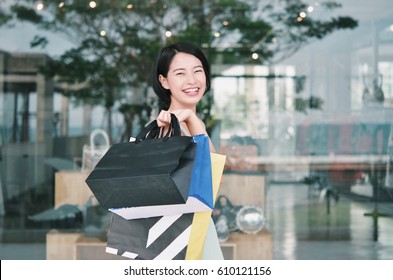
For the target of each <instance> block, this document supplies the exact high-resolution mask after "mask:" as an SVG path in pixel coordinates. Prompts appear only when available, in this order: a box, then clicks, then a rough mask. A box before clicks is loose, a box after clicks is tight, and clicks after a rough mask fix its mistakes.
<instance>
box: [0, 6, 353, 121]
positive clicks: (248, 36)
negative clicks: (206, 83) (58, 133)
mask: <svg viewBox="0 0 393 280" xmlns="http://www.w3.org/2000/svg"><path fill="white" fill-rule="evenodd" d="M39 5H42V6H39ZM339 7H340V5H339V4H337V3H335V2H326V3H321V4H320V5H319V6H318V7H314V9H315V10H318V9H321V10H322V9H323V10H324V11H328V10H334V9H337V8H339ZM308 9H309V6H308V5H307V4H306V3H304V2H303V1H301V0H277V1H251V0H248V1H247V0H199V1H182V0H150V1H145V0H135V1H132V2H131V1H127V0H110V1H108V0H95V1H91V0H64V1H60V0H40V1H39V2H37V0H19V1H15V3H14V4H13V5H12V6H11V9H10V13H9V14H7V13H4V12H2V13H0V24H1V23H3V24H4V23H5V22H10V21H28V22H31V23H33V24H35V25H36V26H37V27H39V28H41V29H43V30H47V31H51V32H55V33H57V34H63V35H65V36H66V38H68V39H69V40H70V41H71V42H72V43H73V45H74V47H73V48H71V49H69V50H67V51H66V52H65V53H64V54H62V55H61V56H59V57H53V58H52V61H51V62H50V63H49V64H48V65H47V67H46V68H45V69H43V71H44V72H45V73H46V74H47V75H48V76H52V77H55V78H56V80H57V81H58V83H59V84H62V83H63V84H67V85H72V84H79V85H85V86H79V87H60V88H59V90H61V91H62V92H63V94H66V95H69V96H75V97H76V98H77V99H78V100H81V101H83V102H87V103H90V104H95V105H97V104H100V105H103V106H105V108H106V109H107V110H108V111H109V112H110V111H111V110H112V109H113V108H114V106H115V104H116V102H119V103H120V106H121V112H122V113H123V114H125V115H129V116H132V117H134V116H135V112H136V111H135V109H136V108H137V107H135V106H127V104H129V103H132V102H134V101H130V99H127V96H128V97H130V96H132V97H133V99H134V100H135V99H137V100H141V101H139V102H140V103H141V104H145V105H146V104H148V101H147V99H146V98H147V90H148V88H149V84H150V68H151V65H152V62H153V59H154V57H155V54H156V53H157V51H158V50H159V48H160V47H162V46H163V45H165V44H167V43H169V42H172V41H180V40H186V41H191V42H193V43H195V44H198V45H200V46H202V47H203V48H204V49H205V51H206V54H207V55H208V56H209V59H210V61H211V62H212V63H225V64H242V63H255V64H263V63H265V64H272V63H275V62H277V61H279V60H281V59H283V58H286V57H288V56H290V55H292V54H293V53H294V52H296V51H297V50H299V49H300V48H301V47H302V46H304V45H305V44H308V43H310V42H311V41H312V40H318V39H321V38H323V37H325V36H327V35H328V34H330V33H332V32H334V31H336V30H339V29H348V28H355V27H356V26H357V21H356V20H354V19H352V18H350V17H331V18H327V19H322V18H321V17H318V16H314V14H315V13H314V14H313V13H312V12H309V10H308ZM302 13H305V14H302ZM168 32H170V33H168ZM47 44H48V41H47V39H46V38H45V37H44V36H42V35H40V34H37V35H36V36H35V37H34V39H33V41H32V42H31V46H32V47H45V46H46V45H47ZM253 53H255V54H257V55H258V58H257V59H255V57H254V59H253V58H252V57H251V55H252V54H253ZM136 96H139V98H135V97H136ZM146 102H147V103H146ZM131 105H132V104H131ZM120 106H119V107H120ZM127 108H131V109H130V110H132V111H131V112H126V111H127V110H126V109H127ZM138 108H139V109H140V108H145V106H144V105H143V106H142V107H138ZM137 112H139V111H138V110H137ZM140 113H141V112H140ZM208 113H209V112H208ZM207 115H209V114H207ZM131 123H132V120H131ZM110 125H111V120H109V122H108V126H110Z"/></svg>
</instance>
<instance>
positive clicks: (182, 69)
mask: <svg viewBox="0 0 393 280" xmlns="http://www.w3.org/2000/svg"><path fill="white" fill-rule="evenodd" d="M195 68H203V66H202V65H196V66H194V67H192V69H195ZM184 70H186V68H183V67H180V68H175V69H173V70H172V72H176V71H184Z"/></svg>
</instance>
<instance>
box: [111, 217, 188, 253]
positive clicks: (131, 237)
mask: <svg viewBox="0 0 393 280" xmlns="http://www.w3.org/2000/svg"><path fill="white" fill-rule="evenodd" d="M193 217H194V214H193V213H189V214H182V215H170V216H162V217H152V218H144V219H135V220H126V219H124V218H122V217H120V216H118V215H112V221H111V225H110V228H109V232H108V240H107V246H106V252H107V253H110V254H115V255H120V256H123V257H126V258H130V259H143V260H184V259H185V258H186V252H187V246H188V242H189V238H190V233H191V226H192V221H193Z"/></svg>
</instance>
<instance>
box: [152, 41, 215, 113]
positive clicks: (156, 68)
mask: <svg viewBox="0 0 393 280" xmlns="http://www.w3.org/2000/svg"><path fill="white" fill-rule="evenodd" d="M179 52H182V53H187V54H191V55H193V56H195V57H196V58H198V59H199V60H200V61H201V62H202V67H203V70H204V71H205V75H206V91H205V92H204V94H205V93H206V92H207V91H209V90H210V79H211V78H210V64H209V62H208V60H207V58H206V56H205V54H204V53H203V51H202V50H201V49H200V48H199V47H197V46H195V45H193V44H191V43H188V42H177V43H173V44H171V45H168V46H166V47H163V48H162V49H161V50H160V51H159V53H158V55H157V57H156V60H155V62H154V65H153V70H152V86H153V90H154V92H155V93H156V94H157V96H158V98H159V99H160V101H161V104H160V105H161V108H162V109H164V110H168V109H169V106H170V105H171V92H170V90H168V89H165V88H163V87H162V85H161V82H160V80H159V76H160V75H162V76H163V77H167V75H168V71H169V66H170V64H171V62H172V60H173V57H174V56H175V55H176V54H177V53H179Z"/></svg>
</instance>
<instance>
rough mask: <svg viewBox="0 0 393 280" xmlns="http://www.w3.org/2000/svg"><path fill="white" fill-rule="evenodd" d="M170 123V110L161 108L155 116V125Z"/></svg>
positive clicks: (163, 125) (161, 125)
mask: <svg viewBox="0 0 393 280" xmlns="http://www.w3.org/2000/svg"><path fill="white" fill-rule="evenodd" d="M170 123H171V112H169V111H165V110H161V112H160V113H159V114H158V116H157V125H158V127H165V126H168V125H169V124H170Z"/></svg>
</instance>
